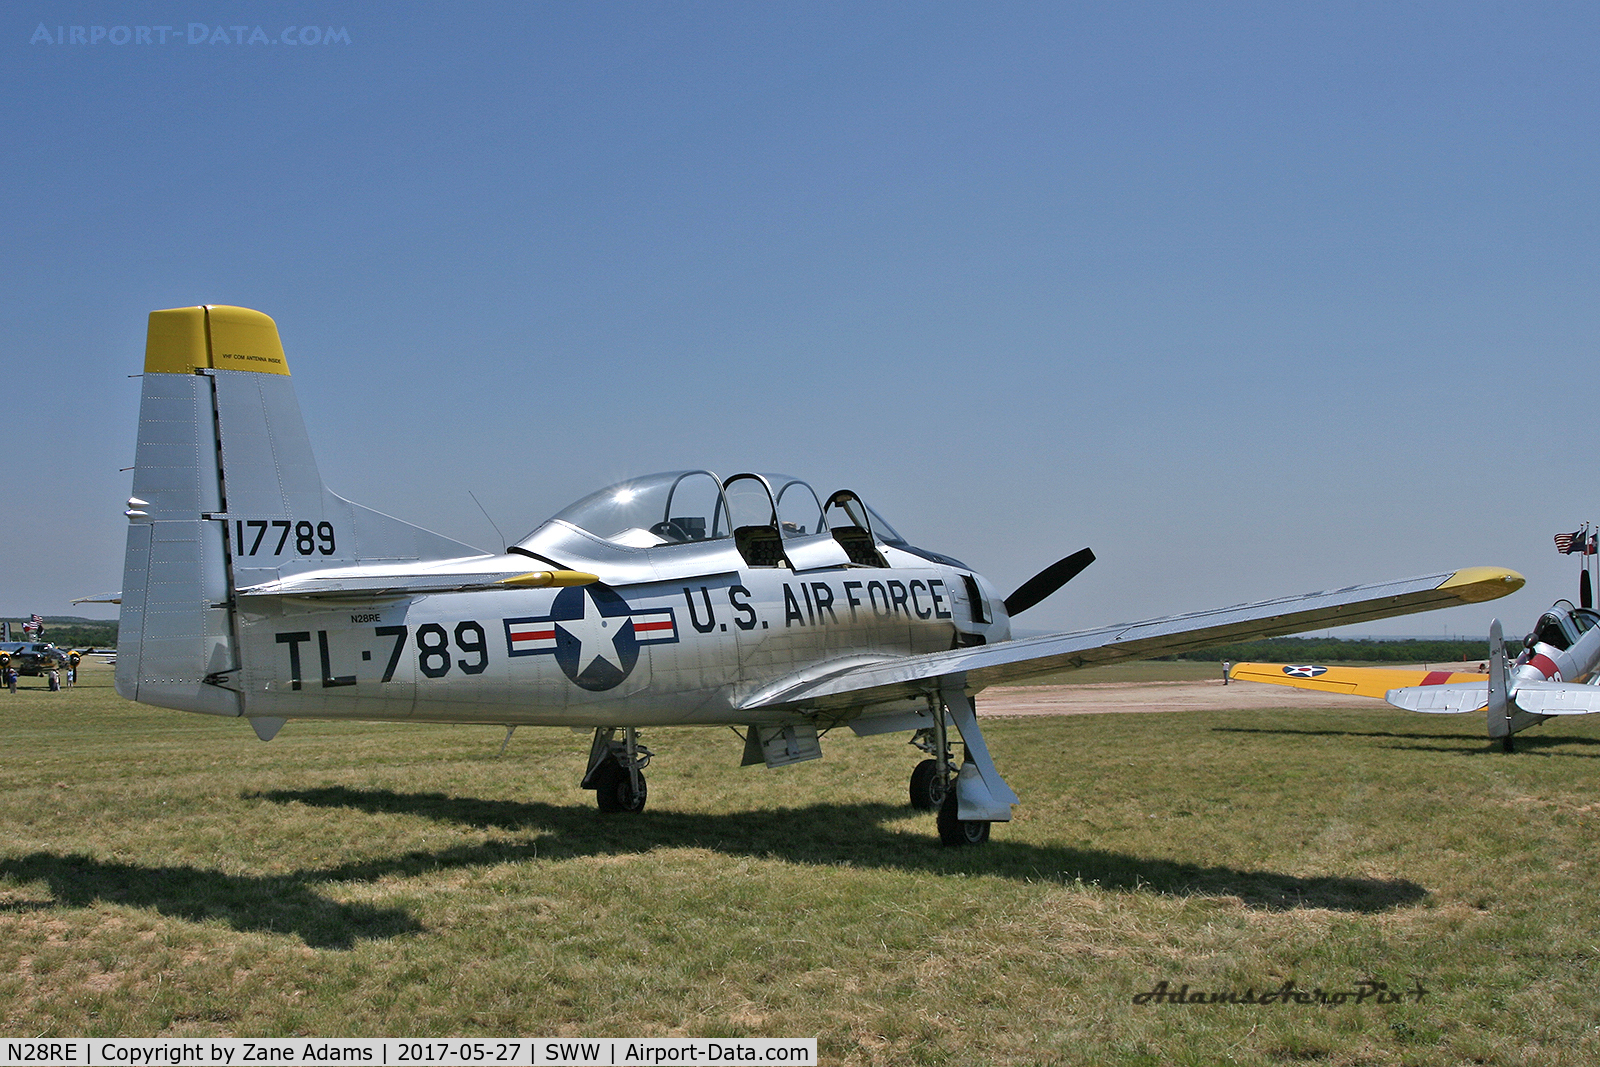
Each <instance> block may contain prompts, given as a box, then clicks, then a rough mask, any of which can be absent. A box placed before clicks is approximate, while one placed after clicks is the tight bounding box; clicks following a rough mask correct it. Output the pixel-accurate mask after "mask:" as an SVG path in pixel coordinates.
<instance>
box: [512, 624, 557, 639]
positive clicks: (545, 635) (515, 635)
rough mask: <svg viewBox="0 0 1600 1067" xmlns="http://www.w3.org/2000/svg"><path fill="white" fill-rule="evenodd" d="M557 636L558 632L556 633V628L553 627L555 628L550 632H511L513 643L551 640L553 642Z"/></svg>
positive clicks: (549, 630)
mask: <svg viewBox="0 0 1600 1067" xmlns="http://www.w3.org/2000/svg"><path fill="white" fill-rule="evenodd" d="M555 636H556V631H555V627H553V626H552V627H551V628H550V629H548V630H513V631H511V640H513V641H550V640H553V639H554V638H555Z"/></svg>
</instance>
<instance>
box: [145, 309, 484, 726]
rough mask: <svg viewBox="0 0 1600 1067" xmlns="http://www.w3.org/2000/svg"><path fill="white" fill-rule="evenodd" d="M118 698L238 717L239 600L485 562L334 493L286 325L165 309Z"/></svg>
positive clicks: (149, 387)
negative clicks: (379, 564)
mask: <svg viewBox="0 0 1600 1067" xmlns="http://www.w3.org/2000/svg"><path fill="white" fill-rule="evenodd" d="M126 514H127V517H128V520H129V527H128V542H127V553H126V556H125V558H124V564H123V580H122V611H121V617H120V624H119V635H118V636H119V646H120V648H119V656H118V659H117V692H119V693H120V694H122V695H123V696H124V697H127V698H129V699H137V700H140V701H142V702H144V703H148V704H157V705H160V706H164V707H172V708H178V709H181V710H185V711H201V712H209V713H212V714H219V715H238V714H241V712H242V710H243V705H242V698H241V694H240V693H239V692H238V690H237V688H236V685H237V683H236V681H234V680H235V679H236V678H237V677H238V669H239V665H240V664H239V656H238V647H237V632H238V631H237V625H236V622H235V619H234V605H235V597H234V593H235V591H236V590H238V589H242V588H246V587H248V586H251V585H256V584H261V583H265V582H269V581H275V580H278V579H281V578H284V577H288V576H291V575H294V574H297V573H302V572H305V571H308V570H316V569H321V568H325V567H331V566H349V565H352V564H357V563H364V562H375V561H379V560H422V559H449V558H453V557H460V556H471V555H477V554H479V551H478V550H477V549H475V548H472V547H471V546H469V545H464V544H461V543H460V542H457V541H453V540H451V539H449V538H447V537H443V536H441V535H439V534H435V533H432V532H430V531H428V530H424V529H421V528H419V527H416V526H412V525H411V524H409V523H405V522H402V521H401V520H399V519H395V518H392V517H390V516H388V515H383V514H381V513H379V512H376V511H372V510H371V509H369V508H364V507H361V506H360V505H358V504H353V503H351V502H350V501H348V500H345V499H344V498H342V497H340V496H337V495H336V494H334V493H332V492H330V491H329V490H328V489H327V487H326V486H324V485H323V483H322V476H321V474H320V473H319V472H318V470H317V464H316V458H315V456H314V455H313V454H312V450H311V443H310V440H309V438H308V437H307V434H306V428H305V422H304V420H303V419H302V417H301V415H300V405H299V402H298V401H297V400H296V399H295V395H294V389H293V386H292V385H291V383H290V379H289V367H288V363H287V361H286V360H285V359H284V355H283V346H282V343H281V342H280V341H279V338H278V328H277V324H276V323H274V322H273V321H272V319H270V318H269V317H267V316H266V315H263V314H261V313H260V312H259V311H251V310H249V309H248V308H239V307H227V306H223V305H206V306H203V307H188V308H174V309H171V310H166V311H155V312H151V314H150V324H149V333H148V337H147V341H146V347H145V366H144V375H143V388H142V391H141V397H140V403H139V436H138V445H137V451H136V453H135V458H134V473H133V494H132V496H131V497H130V498H129V500H128V509H127V512H126Z"/></svg>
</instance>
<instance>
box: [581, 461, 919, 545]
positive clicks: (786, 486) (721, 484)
mask: <svg viewBox="0 0 1600 1067" xmlns="http://www.w3.org/2000/svg"><path fill="white" fill-rule="evenodd" d="M552 521H560V522H566V523H570V524H571V525H573V526H576V527H578V528H579V529H580V530H584V531H586V532H587V533H590V534H592V535H594V536H595V537H598V538H600V539H601V540H604V541H610V542H611V543H612V544H616V545H622V546H625V547H629V548H654V547H656V546H658V545H672V544H683V543H687V542H694V541H715V540H719V539H722V538H727V537H735V536H736V535H737V534H738V533H739V531H741V530H757V529H765V530H769V531H776V532H777V535H778V536H779V538H781V539H783V540H789V539H799V538H803V537H809V536H814V535H816V534H823V533H828V532H830V531H835V530H841V529H847V528H855V529H859V530H861V531H864V532H867V533H870V534H871V535H872V536H873V537H875V538H876V539H877V540H879V541H881V542H883V543H884V544H890V545H903V544H904V543H905V541H904V540H903V539H902V538H901V537H900V535H899V534H898V533H897V532H895V529H894V527H892V526H890V525H889V524H888V523H887V522H885V521H884V520H883V518H882V517H881V516H879V515H878V513H877V512H875V511H873V510H872V509H871V508H869V507H867V505H866V504H865V503H863V502H862V500H861V498H860V497H858V496H857V495H856V494H855V493H854V492H852V491H851V490H848V489H842V490H840V491H839V492H837V493H834V494H833V495H832V496H831V497H829V498H828V502H827V506H826V507H824V505H823V503H822V501H821V499H820V498H819V497H818V496H817V494H816V492H815V491H813V490H812V488H811V486H809V485H808V484H806V483H805V482H803V481H801V480H800V479H799V478H795V477H791V476H790V475H787V474H753V473H752V474H735V475H734V476H732V477H731V478H727V479H721V478H718V477H717V476H716V475H715V474H713V473H712V472H711V471H705V470H690V471H666V472H664V473H662V474H648V475H645V476H644V477H642V478H632V479H629V480H628V481H625V482H618V483H617V484H615V485H609V486H607V487H606V488H604V489H601V490H600V491H599V492H595V493H590V494H589V495H588V496H586V497H584V498H583V499H582V500H579V501H578V502H577V503H575V504H572V505H571V506H569V507H567V508H565V509H563V510H562V511H560V512H558V513H557V514H556V515H555V516H554V519H553V520H552Z"/></svg>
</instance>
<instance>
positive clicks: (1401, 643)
mask: <svg viewBox="0 0 1600 1067" xmlns="http://www.w3.org/2000/svg"><path fill="white" fill-rule="evenodd" d="M1163 658H1164V659H1185V660H1203V661H1211V662H1219V661H1221V660H1228V661H1229V662H1231V663H1250V662H1263V663H1328V662H1336V661H1340V660H1351V661H1356V662H1372V663H1460V662H1463V661H1465V660H1474V661H1482V660H1486V659H1488V658H1489V642H1488V641H1483V640H1478V641H1473V640H1459V641H1428V640H1421V639H1415V638H1411V639H1405V640H1395V641H1351V640H1345V639H1343V638H1337V637H1269V638H1267V639H1266V640H1263V641H1240V642H1238V643H1236V644H1232V645H1218V646H1217V647H1216V648H1202V649H1198V650H1196V651H1194V652H1183V653H1180V654H1179V655H1176V656H1165V657H1163Z"/></svg>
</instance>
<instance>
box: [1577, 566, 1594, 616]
mask: <svg viewBox="0 0 1600 1067" xmlns="http://www.w3.org/2000/svg"><path fill="white" fill-rule="evenodd" d="M1578 606H1579V607H1580V608H1592V607H1594V587H1593V586H1591V585H1590V584H1589V572H1588V571H1587V570H1585V571H1582V572H1580V573H1579V575H1578Z"/></svg>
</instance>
